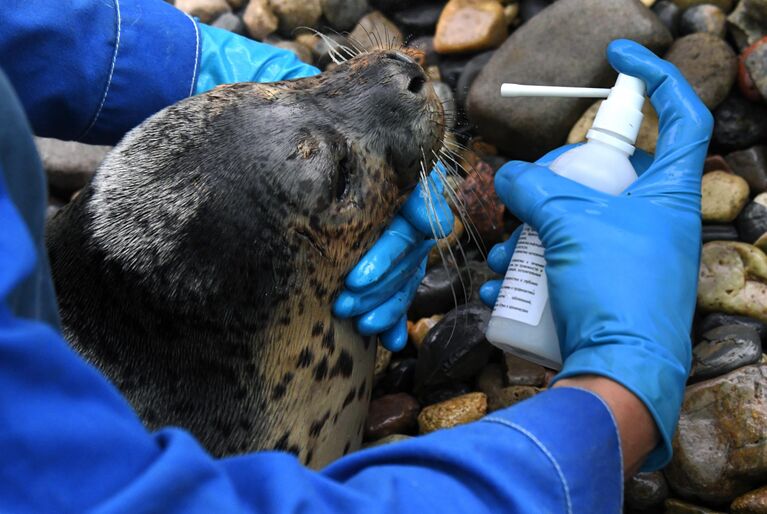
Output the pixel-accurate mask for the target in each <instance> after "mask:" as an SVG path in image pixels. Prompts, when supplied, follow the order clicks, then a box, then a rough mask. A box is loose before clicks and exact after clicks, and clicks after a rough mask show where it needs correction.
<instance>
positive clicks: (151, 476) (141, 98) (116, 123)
mask: <svg viewBox="0 0 767 514" xmlns="http://www.w3.org/2000/svg"><path fill="white" fill-rule="evenodd" d="M5 2H6V5H5V6H4V7H3V9H2V11H0V68H3V69H4V70H5V71H6V73H7V74H8V76H9V77H10V80H11V82H12V84H13V85H14V86H15V89H16V91H17V93H18V95H19V97H20V98H21V101H22V104H23V106H24V108H25V109H26V113H27V115H28V117H29V120H30V122H31V124H32V127H33V128H34V130H35V132H36V133H37V134H39V135H46V136H55V137H59V138H63V139H80V140H83V141H88V142H96V143H113V142H115V141H116V140H117V139H119V138H120V137H121V135H123V134H124V133H125V132H126V131H127V130H129V129H130V128H132V127H133V126H135V125H136V124H138V123H139V122H141V121H142V120H143V119H144V118H146V117H147V116H149V115H151V114H152V113H154V112H156V111H157V110H159V109H161V108H163V107H164V106H166V105H168V104H170V103H172V102H175V101H177V100H179V99H181V98H184V97H185V96H188V95H189V94H191V92H192V91H194V87H195V80H196V77H197V73H198V64H199V63H198V56H199V46H200V45H199V33H198V28H197V26H196V24H195V23H194V21H193V20H192V19H190V18H189V17H188V16H186V15H185V14H183V13H181V12H179V11H177V10H175V9H174V8H172V7H171V6H170V5H168V4H166V3H165V2H163V1H161V0H119V1H118V0H61V1H57V2H51V1H49V0H5ZM9 2H10V6H9V5H8V3H9ZM0 162H2V161H0ZM0 176H2V174H1V173H0ZM37 251H39V250H37V249H36V247H35V244H34V242H33V239H32V237H31V236H30V232H29V229H28V227H27V226H25V224H24V222H23V221H22V219H21V217H20V215H19V211H18V209H17V206H16V205H14V203H13V202H12V201H11V200H10V197H9V195H8V189H7V187H6V186H5V185H4V184H3V181H2V180H0V454H1V455H2V459H1V460H0V511H1V512H13V513H22V512H44V513H58V512H84V511H89V512H91V511H92V512H130V513H140V512H158V513H193V512H206V513H207V512H215V513H219V512H253V513H256V512H258V513H269V514H281V513H298V512H307V513H308V512H311V513H315V512H316V513H323V512H328V513H346V512H349V513H351V512H355V513H357V512H365V513H370V514H374V513H379V512H380V513H386V514H390V513H392V512H396V513H406V512H417V513H426V512H439V513H441V514H449V513H459V512H460V513H484V512H487V513H490V512H493V513H497V512H521V513H536V512H550V513H558V512H568V513H570V512H572V513H581V512H583V513H598V512H608V513H611V512H619V511H620V506H621V503H622V482H623V481H622V463H621V456H620V447H619V441H618V434H617V430H616V427H615V425H614V422H613V420H612V417H611V415H610V412H609V410H608V409H607V408H606V406H605V405H604V404H603V403H602V401H601V400H600V399H599V398H598V397H596V396H594V395H592V394H591V393H588V392H585V391H581V390H578V389H570V388H560V389H555V390H551V391H547V392H544V393H541V394H539V395H537V396H536V397H534V398H532V399H530V400H528V401H526V402H523V403H521V404H518V405H517V406H515V407H513V408H510V409H505V410H501V411H497V412H495V413H493V414H491V415H489V416H487V417H486V418H484V419H483V420H481V421H478V422H475V423H471V424H468V425H463V426H461V427H457V428H454V429H451V430H443V431H439V432H436V433H433V434H431V435H428V436H424V437H419V438H416V439H412V440H409V441H406V442H402V443H397V444H394V445H388V446H383V447H378V448H375V449H371V450H366V451H361V452H357V453H354V454H352V455H349V456H347V457H344V458H342V459H340V460H338V461H336V462H335V463H333V464H331V465H330V466H328V467H327V468H325V469H324V470H322V471H320V472H315V471H311V470H308V469H306V468H304V467H302V466H301V465H300V464H299V463H298V462H297V461H296V459H295V458H294V457H293V456H292V455H290V454H286V453H280V452H262V453H256V454H251V455H244V456H240V457H234V458H227V459H220V460H217V459H214V458H212V457H211V456H210V455H208V454H207V453H206V452H205V450H204V449H202V448H201V446H200V445H199V444H198V443H197V441H195V440H194V438H193V437H192V436H191V435H190V434H189V433H187V432H186V431H184V430H181V429H178V428H166V429H164V430H161V431H159V432H155V433H149V432H147V431H146V429H145V428H144V427H143V426H142V424H141V422H140V421H139V420H138V418H137V417H136V415H135V414H134V413H133V411H132V410H131V408H130V406H129V405H128V404H127V403H126V401H125V400H124V399H123V398H122V397H121V396H120V394H119V393H118V391H117V390H116V389H115V388H114V387H113V386H112V385H111V384H110V383H109V382H108V381H107V380H106V379H105V378H104V377H103V376H101V375H100V374H99V372H98V371H97V370H95V369H94V368H92V367H91V366H89V365H88V364H86V363H85V362H84V361H83V360H81V359H80V358H79V357H78V356H77V355H76V354H75V353H73V352H72V350H70V348H69V347H68V346H67V344H66V343H65V342H64V341H63V340H62V338H61V336H60V335H59V334H58V333H57V332H56V331H55V330H54V329H52V328H51V327H50V326H48V325H46V324H44V323H41V322H36V321H30V320H27V319H22V318H19V317H16V316H14V315H13V314H12V312H11V310H10V309H9V307H8V305H7V301H6V300H7V298H8V295H9V293H10V291H11V290H12V289H13V288H14V286H15V285H16V284H18V283H19V282H20V281H21V280H23V279H24V277H26V276H28V275H29V274H30V273H31V272H32V270H33V268H34V266H35V261H36V259H37V258H38V255H37Z"/></svg>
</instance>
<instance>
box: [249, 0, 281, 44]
mask: <svg viewBox="0 0 767 514" xmlns="http://www.w3.org/2000/svg"><path fill="white" fill-rule="evenodd" d="M242 21H243V23H245V29H246V30H247V32H248V34H249V35H250V37H252V38H254V39H258V40H259V41H263V40H264V39H265V38H266V37H267V36H268V35H270V34H273V33H274V32H275V31H276V30H277V26H278V25H279V20H277V16H275V15H274V11H272V8H271V6H270V5H269V0H250V2H248V6H247V7H246V8H245V11H244V12H243V13H242Z"/></svg>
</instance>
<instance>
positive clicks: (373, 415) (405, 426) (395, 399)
mask: <svg viewBox="0 0 767 514" xmlns="http://www.w3.org/2000/svg"><path fill="white" fill-rule="evenodd" d="M420 410H421V406H420V405H419V404H418V400H416V399H415V398H413V397H412V396H410V395H409V394H407V393H397V394H387V395H386V396H382V397H380V398H376V399H375V400H373V401H372V402H370V410H369V411H368V417H367V420H366V421H365V439H370V440H375V439H380V438H382V437H386V436H389V435H392V434H401V433H404V432H410V431H411V430H413V429H414V428H415V425H416V418H417V416H418V412H419V411H420Z"/></svg>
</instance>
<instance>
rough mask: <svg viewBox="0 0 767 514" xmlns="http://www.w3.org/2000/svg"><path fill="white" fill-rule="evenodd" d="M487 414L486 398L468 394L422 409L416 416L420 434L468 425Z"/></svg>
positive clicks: (477, 394)
mask: <svg viewBox="0 0 767 514" xmlns="http://www.w3.org/2000/svg"><path fill="white" fill-rule="evenodd" d="M485 414H487V396H485V394H484V393H469V394H464V395H462V396H458V397H456V398H452V399H450V400H447V401H445V402H441V403H435V404H434V405H429V406H428V407H426V408H424V409H423V410H422V411H421V413H420V414H419V415H418V427H419V431H420V433H421V434H428V433H429V432H434V431H435V430H440V429H442V428H452V427H454V426H457V425H462V424H464V423H470V422H472V421H476V420H478V419H480V418H481V417H482V416H484V415H485Z"/></svg>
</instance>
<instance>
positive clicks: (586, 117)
mask: <svg viewBox="0 0 767 514" xmlns="http://www.w3.org/2000/svg"><path fill="white" fill-rule="evenodd" d="M600 105H602V100H598V101H596V102H594V103H593V104H592V105H591V107H589V108H588V109H586V111H585V112H584V113H583V114H582V115H581V117H580V118H579V119H578V121H577V122H575V125H573V128H572V129H570V133H569V134H568V135H567V144H574V143H580V142H582V141H586V134H587V133H588V131H589V130H590V129H591V126H592V125H593V124H594V118H595V117H596V115H597V111H598V110H599V106H600ZM642 114H644V119H642V125H641V126H640V127H639V134H638V135H637V141H636V147H637V148H640V149H642V150H644V151H645V152H648V153H655V145H656V143H657V142H658V123H659V120H658V114H657V113H656V112H655V109H653V106H652V104H651V103H650V102H649V101H645V103H644V105H643V106H642Z"/></svg>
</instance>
